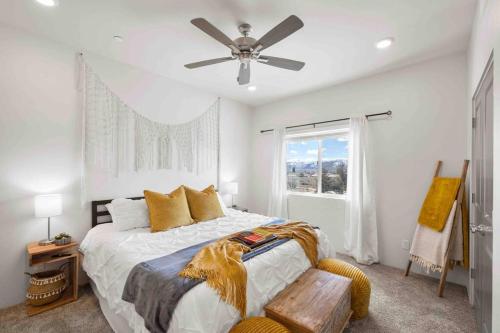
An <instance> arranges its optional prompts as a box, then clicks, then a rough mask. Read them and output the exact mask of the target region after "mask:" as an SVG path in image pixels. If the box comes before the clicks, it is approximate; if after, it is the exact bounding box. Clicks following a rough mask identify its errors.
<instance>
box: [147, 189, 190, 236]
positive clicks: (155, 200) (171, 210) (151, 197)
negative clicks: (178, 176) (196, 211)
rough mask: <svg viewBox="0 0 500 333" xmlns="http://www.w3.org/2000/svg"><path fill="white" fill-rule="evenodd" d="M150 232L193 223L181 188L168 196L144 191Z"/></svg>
mask: <svg viewBox="0 0 500 333" xmlns="http://www.w3.org/2000/svg"><path fill="white" fill-rule="evenodd" d="M144 197H145V198H146V203H147V205H148V209H149V223H150V225H151V232H157V231H165V230H168V229H172V228H175V227H180V226H183V225H189V224H192V223H193V219H192V218H191V215H190V213H189V206H188V203H187V200H186V193H185V191H184V188H183V187H182V186H181V187H179V188H178V189H176V190H175V191H173V192H172V193H170V194H161V193H157V192H152V191H144Z"/></svg>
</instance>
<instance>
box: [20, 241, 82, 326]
mask: <svg viewBox="0 0 500 333" xmlns="http://www.w3.org/2000/svg"><path fill="white" fill-rule="evenodd" d="M77 249H78V243H76V242H71V243H69V244H66V245H60V246H57V245H53V244H52V245H46V246H41V245H38V242H34V243H30V244H28V246H27V248H26V251H27V254H28V262H29V266H30V267H33V266H37V265H43V264H52V263H58V264H63V263H64V261H69V262H70V264H71V268H70V276H68V279H69V281H70V283H69V286H68V288H67V289H66V290H65V291H64V294H63V295H62V296H61V298H59V299H58V300H57V301H54V302H52V303H49V304H45V305H41V306H33V305H28V304H26V312H27V313H28V316H33V315H36V314H39V313H42V312H45V311H48V310H51V309H54V308H57V307H58V306H61V305H63V304H66V303H70V302H73V301H76V300H77V299H78V267H79V263H80V254H79V253H78V251H77ZM60 254H68V255H65V256H58V255H60Z"/></svg>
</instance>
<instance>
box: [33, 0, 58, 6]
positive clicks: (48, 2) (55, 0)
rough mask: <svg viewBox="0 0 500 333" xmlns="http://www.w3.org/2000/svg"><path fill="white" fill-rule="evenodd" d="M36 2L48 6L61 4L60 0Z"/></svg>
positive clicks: (39, 0) (37, 0) (38, 0)
mask: <svg viewBox="0 0 500 333" xmlns="http://www.w3.org/2000/svg"><path fill="white" fill-rule="evenodd" d="M36 2H38V3H39V4H41V5H44V6H47V7H55V6H57V5H58V4H59V1H58V0H36Z"/></svg>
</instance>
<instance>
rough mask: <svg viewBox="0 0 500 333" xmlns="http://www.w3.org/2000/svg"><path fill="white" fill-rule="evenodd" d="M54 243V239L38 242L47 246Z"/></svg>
mask: <svg viewBox="0 0 500 333" xmlns="http://www.w3.org/2000/svg"><path fill="white" fill-rule="evenodd" d="M52 244H54V240H53V239H44V240H41V241H39V242H38V245H41V246H47V245H52Z"/></svg>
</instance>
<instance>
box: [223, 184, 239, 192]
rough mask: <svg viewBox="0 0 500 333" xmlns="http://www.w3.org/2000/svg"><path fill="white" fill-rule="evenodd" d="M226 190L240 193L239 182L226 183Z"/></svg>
mask: <svg viewBox="0 0 500 333" xmlns="http://www.w3.org/2000/svg"><path fill="white" fill-rule="evenodd" d="M224 192H225V193H227V194H232V195H235V194H238V183H236V182H231V183H226V185H225V186H224Z"/></svg>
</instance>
